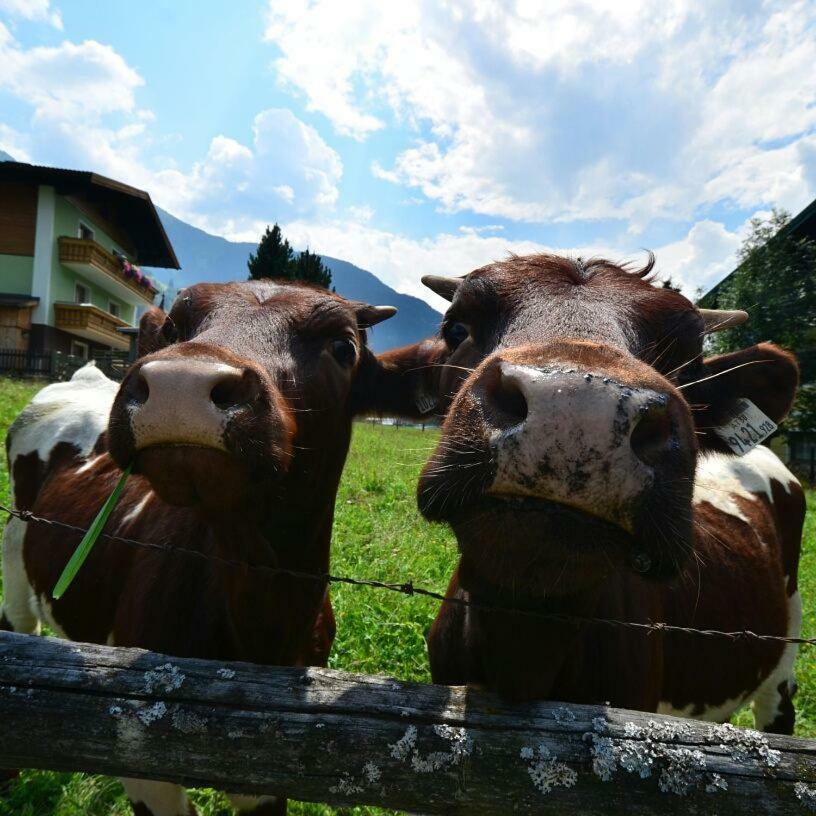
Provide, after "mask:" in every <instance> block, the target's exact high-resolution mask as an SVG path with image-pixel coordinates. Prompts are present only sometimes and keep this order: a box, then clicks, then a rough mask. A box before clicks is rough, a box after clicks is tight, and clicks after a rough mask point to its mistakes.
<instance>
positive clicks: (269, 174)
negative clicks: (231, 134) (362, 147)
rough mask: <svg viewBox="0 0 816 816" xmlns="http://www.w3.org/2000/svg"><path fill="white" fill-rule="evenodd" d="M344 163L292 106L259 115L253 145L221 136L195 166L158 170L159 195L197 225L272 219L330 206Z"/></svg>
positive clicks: (163, 201)
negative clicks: (299, 116)
mask: <svg viewBox="0 0 816 816" xmlns="http://www.w3.org/2000/svg"><path fill="white" fill-rule="evenodd" d="M342 173H343V164H342V162H341V161H340V157H339V156H338V155H337V153H336V152H335V151H334V150H333V149H332V148H331V147H329V145H327V144H326V142H324V141H323V139H322V138H321V137H320V135H319V134H318V132H317V131H316V130H315V129H314V128H313V127H311V126H310V125H307V124H304V123H303V122H301V121H300V120H299V119H298V118H297V117H296V116H295V115H294V114H293V113H292V112H291V111H289V110H286V109H270V110H266V111H262V112H261V113H259V114H258V115H257V116H256V117H255V121H254V124H253V141H252V146H251V147H248V146H246V145H243V144H241V143H240V142H237V141H235V140H234V139H229V138H227V137H226V136H216V137H215V138H214V139H213V140H212V142H211V143H210V148H209V150H208V152H207V155H206V156H205V158H204V159H202V160H201V161H200V162H197V163H196V164H195V165H194V166H193V168H192V170H191V172H189V173H185V172H182V171H180V170H177V169H172V170H164V171H162V172H159V173H157V174H156V177H155V189H156V197H157V199H158V200H159V201H160V202H162V203H163V206H166V207H168V208H169V209H170V210H172V211H173V212H174V213H175V214H177V215H179V216H180V217H184V218H188V219H190V220H192V221H193V222H194V223H196V224H198V225H199V226H204V227H206V226H209V227H211V228H212V227H215V228H216V229H219V228H223V225H224V224H228V223H232V222H238V223H241V222H243V221H246V220H252V219H257V218H266V219H267V220H268V221H270V222H271V221H275V220H282V219H283V218H285V217H286V218H291V217H293V216H294V215H296V214H298V213H300V214H303V213H305V214H314V213H315V212H316V211H320V210H321V209H331V208H333V206H334V204H335V202H336V200H337V197H338V189H337V184H338V183H339V181H340V178H341V176H342Z"/></svg>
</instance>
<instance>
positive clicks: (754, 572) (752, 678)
mask: <svg viewBox="0 0 816 816" xmlns="http://www.w3.org/2000/svg"><path fill="white" fill-rule="evenodd" d="M650 270H651V265H648V268H647V269H645V270H642V271H641V272H640V273H635V274H633V273H631V272H628V271H627V270H626V269H625V268H622V267H620V266H617V265H615V264H613V263H611V262H609V261H605V260H593V261H589V262H583V263H582V262H576V261H574V260H571V259H567V258H559V257H556V256H550V255H538V256H530V257H526V258H515V257H514V258H511V259H510V260H508V261H505V262H501V263H497V264H493V265H491V266H488V267H484V268H482V269H478V270H476V271H475V272H472V273H471V274H470V275H469V276H468V277H467V278H466V279H465V281H464V282H463V283H462V284H461V285H460V286H459V287H458V290H457V292H456V294H455V296H454V298H453V302H452V304H451V307H450V308H449V309H448V311H447V313H446V315H445V318H444V320H443V324H442V330H441V336H442V338H443V339H444V340H447V341H448V357H447V364H448V367H445V368H443V369H441V374H440V381H439V389H440V394H441V395H453V394H455V395H456V396H455V399H453V402H452V405H451V407H450V410H449V413H448V416H447V419H446V420H445V423H444V426H443V433H442V438H441V440H440V444H439V447H438V448H437V451H436V453H435V454H434V456H433V457H432V459H431V461H430V462H429V463H428V465H427V466H426V468H425V470H424V472H423V476H422V478H421V480H420V485H419V490H418V496H419V504H420V508H421V509H422V511H423V513H425V514H426V515H427V516H428V517H429V518H433V519H436V520H443V521H447V522H449V523H450V524H451V525H452V526H453V528H454V530H455V532H456V534H457V538H458V541H459V546H460V551H461V553H462V557H461V559H460V562H459V565H458V567H457V569H456V571H455V572H454V574H453V576H452V578H451V582H450V586H449V589H448V594H449V595H450V596H455V597H458V598H464V599H470V600H473V601H475V602H477V603H482V604H488V605H498V606H503V607H513V608H521V609H530V610H535V611H539V612H548V611H550V612H567V613H571V614H577V615H584V616H599V617H604V618H618V619H629V620H635V621H642V622H647V621H650V620H661V621H666V622H668V623H671V624H675V625H678V626H689V627H697V628H713V629H720V630H740V629H751V630H753V631H755V632H758V633H767V634H776V635H785V634H786V627H787V623H788V609H787V599H788V597H789V595H790V594H791V593H792V592H793V591H795V587H796V571H797V562H798V555H799V549H800V541H801V528H802V522H803V518H804V506H803V502H802V497H801V491H800V490H799V489H798V486H796V485H791V486H790V490H791V492H790V493H788V491H787V490H786V489H785V487H784V486H783V485H780V484H779V483H774V484H773V485H772V488H773V501H772V502H771V501H768V500H767V499H766V498H765V497H764V494H760V495H757V496H756V499H755V500H753V501H745V500H742V499H738V502H739V506H740V509H741V511H742V512H743V513H744V514H745V515H746V516H747V517H748V518H749V519H750V522H751V523H750V524H746V523H745V522H744V521H742V520H740V519H739V518H737V517H735V516H730V515H728V514H727V513H724V512H723V511H722V510H719V509H717V508H715V507H713V506H711V505H709V504H706V503H703V504H701V505H696V506H694V507H692V505H691V492H690V483H691V477H692V475H693V472H694V460H695V458H696V457H697V455H698V450H699V449H700V448H702V449H704V450H714V451H724V450H728V449H727V448H726V447H725V446H724V444H723V443H722V442H720V440H719V438H718V437H716V436H715V435H714V434H713V433H712V432H711V426H712V425H714V424H719V423H721V422H723V420H725V419H727V418H728V417H729V416H730V415H732V414H733V409H734V406H735V404H736V402H737V400H738V399H740V398H744V397H748V398H750V399H751V400H753V401H754V402H755V403H756V404H757V405H758V406H759V407H760V409H761V410H763V411H764V412H765V413H766V414H768V415H769V416H770V417H771V418H772V419H774V420H775V421H776V422H779V421H780V420H781V419H782V418H783V417H784V416H785V414H786V413H787V411H788V410H789V408H790V405H791V402H792V399H793V396H794V392H795V388H796V384H797V379H798V372H797V367H796V363H795V361H794V360H793V357H792V356H791V355H790V354H789V353H788V352H785V351H783V350H781V349H778V348H776V347H775V346H772V345H770V344H760V345H759V346H755V347H753V348H750V349H744V350H742V351H739V352H736V353H734V354H730V355H723V356H721V357H715V358H710V359H704V357H703V353H702V351H703V345H702V341H703V331H704V326H703V319H702V317H701V316H700V314H699V313H698V312H697V310H696V309H695V308H694V306H693V305H692V304H691V303H690V302H689V301H688V300H686V299H685V298H684V297H683V296H682V295H680V294H678V293H676V292H673V291H671V290H667V289H662V288H658V287H656V286H652V285H651V284H650V283H649V281H648V279H647V277H648V273H649V271H650ZM462 326H464V327H465V328H466V332H464V335H465V338H464V339H463V340H462V339H461V338H462V336H463V330H462V328H461V327H462ZM453 338H458V341H457V342H454V341H453ZM459 341H460V342H459ZM395 356H396V357H398V356H399V353H398V352H397V353H395ZM564 359H566V360H568V361H569V362H570V363H571V364H574V365H575V366H576V367H577V369H578V370H579V371H592V372H595V373H597V374H601V375H603V376H606V377H609V378H612V379H614V380H616V381H618V382H622V383H625V384H626V385H629V386H635V385H643V384H647V385H648V387H650V388H652V389H654V390H657V391H658V392H660V393H662V394H666V395H667V396H668V398H669V404H670V405H671V406H672V408H671V410H673V411H674V420H673V423H674V424H673V428H674V430H673V433H674V434H675V436H676V438H677V440H678V444H677V447H678V450H677V452H676V454H674V455H673V458H672V457H669V458H668V459H667V464H666V466H665V468H664V470H662V471H659V472H657V473H656V483H655V489H654V490H653V491H652V493H651V494H650V495H649V496H647V498H646V499H645V500H644V503H643V508H642V509H643V516H642V518H641V519H640V520H639V521H637V522H636V525H635V528H636V529H635V530H634V535H633V536H630V535H628V534H627V533H626V532H625V531H623V530H621V529H618V528H613V527H611V526H610V525H608V524H604V523H601V522H599V521H598V520H597V519H594V518H593V517H591V516H588V515H587V514H583V513H578V512H576V511H571V510H569V509H568V508H558V507H549V508H544V507H539V506H536V505H533V506H532V507H519V508H516V506H515V505H507V504H506V503H503V502H498V501H496V500H495V499H493V498H491V497H490V496H488V495H487V494H486V490H487V489H488V488H489V486H490V484H491V482H492V480H493V476H494V468H495V464H494V460H493V456H492V454H491V448H490V444H489V443H488V439H489V431H490V429H491V428H495V427H497V426H498V427H499V428H501V427H502V425H501V420H502V416H501V413H502V409H501V408H500V407H498V408H497V407H496V406H501V402H500V400H499V399H498V397H497V396H496V393H497V389H498V388H499V386H498V385H496V384H495V383H497V382H498V380H497V379H496V377H495V374H494V372H495V371H496V370H497V366H498V362H499V361H512V362H515V363H516V364H526V365H538V366H542V365H544V366H546V365H547V364H548V361H550V360H564ZM413 362H414V364H416V360H414V361H413ZM746 362H747V363H751V365H748V366H743V367H740V368H736V366H741V365H742V364H743V363H746ZM392 363H394V364H398V360H393V359H392ZM730 369H734V370H730ZM713 375H717V376H714V377H713V378H712V379H706V378H707V377H712V376H713ZM499 396H502V395H501V394H499ZM505 399H507V398H506V397H505ZM507 410H509V411H510V416H511V420H510V421H515V420H514V418H513V416H514V414H515V413H516V411H517V409H514V408H513V405H512V404H509V407H508V408H507ZM497 411H498V413H496V412H497ZM520 415H521V414H520ZM692 422H693V425H692V424H691V423H692ZM692 431H695V432H692ZM684 457H685V463H684ZM610 478H614V474H612V475H611V477H610ZM514 508H515V509H514ZM649 519H652V524H653V526H652V527H651V528H650V527H649V526H648V523H649V522H648V520H649ZM638 537H640V538H641V539H642V541H640V542H638V540H637V539H638ZM650 542H651V545H652V546H657V547H658V550H657V551H656V552H655V551H653V552H651V553H650V554H651V556H652V558H653V560H654V557H656V556H657V557H660V554H661V553H662V557H663V561H664V563H665V565H666V569H664V570H662V573H661V574H662V576H663V578H664V580H662V581H655V580H652V579H649V578H644V577H643V576H642V575H639V574H637V573H636V572H633V571H632V570H630V569H628V568H627V557H626V555H627V551H628V550H629V549H630V548H631V547H632V546H636V548H638V549H641V550H642V549H648V547H649V546H650ZM785 576H788V578H787V582H786V581H785ZM428 645H429V653H430V658H431V668H432V673H433V677H434V680H435V681H436V682H441V683H455V684H461V683H477V684H484V685H487V686H488V687H489V688H494V689H497V690H499V691H501V692H503V693H505V694H507V695H509V696H511V697H514V698H523V699H530V698H548V699H561V700H567V701H574V702H592V703H602V702H611V703H612V704H613V705H618V706H623V707H628V708H636V709H642V710H647V711H654V710H656V708H657V705H658V703H659V702H660V701H664V702H669V703H671V704H672V705H673V706H674V707H675V708H678V709H682V708H686V707H687V706H689V705H691V706H692V707H693V709H694V710H693V712H692V713H694V712H695V711H696V712H698V713H699V711H700V710H701V708H702V705H703V704H705V705H707V706H717V705H719V704H721V703H723V702H725V701H726V700H729V699H733V698H735V697H739V696H740V695H742V694H747V693H748V692H749V691H751V690H752V689H754V688H755V687H756V685H757V678H758V677H760V678H761V677H767V676H768V674H769V673H770V671H771V670H772V669H773V667H774V666H775V665H776V664H777V663H778V661H779V658H780V655H781V653H782V647H781V645H779V644H757V643H753V642H729V641H724V640H720V639H703V638H699V637H693V636H689V635H680V634H672V635H660V634H655V635H652V636H648V637H647V636H645V635H644V634H642V633H636V632H631V631H626V630H623V629H610V628H608V627H603V626H598V625H583V626H575V625H571V624H569V625H568V624H563V623H546V622H542V621H541V620H535V619H532V618H529V617H524V616H519V615H511V614H497V613H486V612H483V611H477V610H474V609H468V610H465V609H463V608H462V607H460V606H456V605H449V604H443V605H442V608H441V610H440V612H439V615H438V617H437V619H436V621H435V623H434V625H433V628H432V630H431V632H430V636H429V640H428ZM786 694H788V690H787V689H786V690H785V694H783V695H782V697H783V701H782V708H783V709H784V711H783V713H782V714H781V715H780V719H779V721H778V722H776V723H775V724H772V725H771V728H774V727H779V728H783V729H790V728H792V708H791V707H790V699H789V695H788V696H787V702H785V695H786ZM785 706H787V709H785Z"/></svg>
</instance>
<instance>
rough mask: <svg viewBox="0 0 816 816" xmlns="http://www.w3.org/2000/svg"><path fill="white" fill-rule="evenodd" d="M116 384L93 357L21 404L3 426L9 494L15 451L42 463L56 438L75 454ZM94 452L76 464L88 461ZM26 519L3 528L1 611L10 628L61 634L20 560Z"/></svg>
mask: <svg viewBox="0 0 816 816" xmlns="http://www.w3.org/2000/svg"><path fill="white" fill-rule="evenodd" d="M118 389H119V385H118V384H117V383H115V382H113V381H112V380H109V379H108V378H107V377H106V376H105V375H104V374H102V372H101V371H99V369H98V368H97V367H96V365H95V364H93V363H88V365H86V366H83V367H82V368H80V369H79V371H77V372H76V373H75V374H74V376H73V377H72V378H71V379H70V380H69V381H68V382H63V383H53V384H52V385H48V386H46V387H45V388H43V389H42V391H39V392H38V393H37V394H36V395H35V396H34V398H33V399H32V400H31V402H29V404H28V405H27V406H26V407H25V408H24V409H23V411H22V412H21V413H20V415H19V416H18V417H17V419H15V420H14V422H13V423H12V424H11V427H10V428H9V431H8V446H9V447H8V461H9V471H10V472H9V482H10V487H11V495H12V497H13V496H14V462H15V461H16V460H17V458H18V457H20V456H26V455H30V454H32V453H35V452H36V454H37V456H38V457H39V459H40V461H41V462H42V463H43V464H47V463H48V460H49V458H50V456H51V451H52V450H53V449H54V448H55V447H56V446H57V445H58V444H60V443H61V442H68V443H70V444H71V445H73V446H74V447H75V448H76V449H77V451H78V453H79V455H80V456H82V457H86V456H88V455H89V454H90V453H91V451H92V450H93V448H94V446H95V445H96V443H97V440H98V439H99V436H100V434H102V432H103V431H104V430H105V428H106V427H107V425H108V416H109V414H110V409H111V405H112V404H113V400H114V397H115V396H116V392H117V391H118ZM99 459H100V457H94V458H93V459H91V461H90V462H89V463H87V464H85V465H83V466H82V468H83V469H87V468H88V467H92V466H93V465H94V464H95V463H96V462H97V461H99ZM27 526H28V525H27V524H26V523H24V522H22V521H19V520H17V519H14V518H12V519H10V520H9V522H8V524H7V525H6V529H5V531H4V532H3V577H4V588H3V589H4V595H5V599H4V603H3V611H4V613H5V615H6V617H7V618H8V620H9V622H10V623H11V625H12V626H13V627H14V630H15V631H16V632H25V633H33V632H38V631H39V622H40V621H45V622H46V623H48V625H49V626H50V627H51V628H52V629H53V630H54V631H55V632H56V633H57V634H59V635H60V637H64V636H65V633H64V632H63V630H62V628H61V627H60V626H59V625H58V624H57V622H56V621H55V620H54V616H53V615H52V614H51V606H50V603H49V602H48V601H47V599H45V597H44V596H42V597H39V598H38V597H37V596H36V594H35V593H34V590H33V589H32V587H31V584H30V583H29V581H28V576H27V574H26V571H25V565H24V562H23V543H24V539H25V533H26V529H27Z"/></svg>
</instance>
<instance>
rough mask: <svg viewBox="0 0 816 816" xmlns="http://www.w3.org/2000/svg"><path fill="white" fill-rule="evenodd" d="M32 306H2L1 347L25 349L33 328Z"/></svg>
mask: <svg viewBox="0 0 816 816" xmlns="http://www.w3.org/2000/svg"><path fill="white" fill-rule="evenodd" d="M31 308H32V307H31V306H26V307H23V308H21V307H19V306H0V348H4V349H17V350H19V351H25V350H26V349H27V348H28V332H29V330H30V329H31Z"/></svg>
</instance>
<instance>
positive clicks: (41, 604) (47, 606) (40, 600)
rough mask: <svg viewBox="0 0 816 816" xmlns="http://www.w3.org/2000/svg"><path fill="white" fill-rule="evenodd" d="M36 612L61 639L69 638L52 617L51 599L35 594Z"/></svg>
mask: <svg viewBox="0 0 816 816" xmlns="http://www.w3.org/2000/svg"><path fill="white" fill-rule="evenodd" d="M36 604H37V613H38V616H39V618H40V620H41V621H42V622H43V623H45V624H46V626H48V628H49V629H51V631H52V632H53V633H54V634H55V635H56V636H57V637H60V638H62V639H63V640H70V639H71V638H69V637H68V635H66V634H65V630H64V629H63V628H62V627H61V626H60V625H59V624H58V623H57V621H56V618H55V617H54V611H53V609H52V608H51V601H50V600H49V599H48V598H47V597H46V596H45V595H37V596H36Z"/></svg>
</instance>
